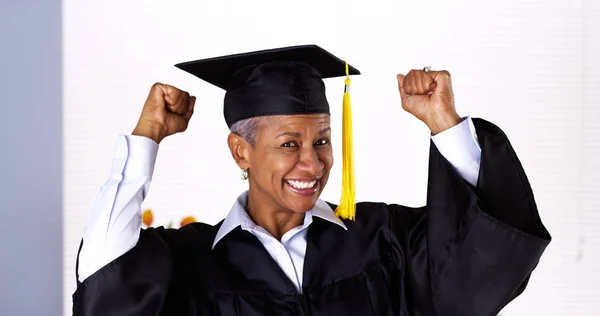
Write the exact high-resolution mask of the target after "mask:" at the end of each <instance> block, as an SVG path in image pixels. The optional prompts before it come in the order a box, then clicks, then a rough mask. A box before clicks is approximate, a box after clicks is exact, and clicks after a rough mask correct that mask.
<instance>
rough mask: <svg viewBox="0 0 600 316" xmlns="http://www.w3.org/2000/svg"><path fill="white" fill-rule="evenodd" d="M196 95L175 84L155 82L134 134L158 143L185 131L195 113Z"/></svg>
mask: <svg viewBox="0 0 600 316" xmlns="http://www.w3.org/2000/svg"><path fill="white" fill-rule="evenodd" d="M195 104H196V97H194V96H190V94H189V93H187V92H185V91H182V90H179V89H177V88H175V87H173V86H170V85H167V84H162V83H155V84H154V85H152V88H151V89H150V93H149V94H148V99H146V103H145V104H144V108H143V109H142V114H141V116H140V119H139V121H138V123H137V126H136V127H135V129H134V130H133V135H139V136H145V137H148V138H151V139H153V140H154V141H155V142H156V143H158V144H160V142H161V141H162V140H163V139H164V138H165V137H167V136H170V135H173V134H175V133H180V132H183V131H185V130H186V129H187V126H188V123H189V121H190V118H191V117H192V114H193V113H194V105H195Z"/></svg>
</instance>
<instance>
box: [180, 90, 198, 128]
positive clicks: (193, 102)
mask: <svg viewBox="0 0 600 316" xmlns="http://www.w3.org/2000/svg"><path fill="white" fill-rule="evenodd" d="M195 106H196V97H194V96H192V97H190V102H189V106H188V111H187V112H186V113H185V114H183V115H182V118H183V119H184V120H186V121H188V122H189V120H190V119H191V118H192V115H193V114H194V107H195Z"/></svg>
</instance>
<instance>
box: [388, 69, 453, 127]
mask: <svg viewBox="0 0 600 316" xmlns="http://www.w3.org/2000/svg"><path fill="white" fill-rule="evenodd" d="M397 78H398V89H399V90H400V97H401V99H402V108H403V109H404V110H405V111H407V112H409V113H411V114H412V115H414V116H415V117H416V118H418V119H419V120H421V121H422V122H423V123H425V124H426V125H427V126H428V127H429V130H431V132H432V133H433V134H438V133H441V132H443V131H445V130H446V129H449V128H451V127H453V126H454V125H456V124H458V123H460V121H461V118H460V116H459V115H458V113H456V108H455V107H454V93H453V92H452V82H451V80H450V79H451V78H450V73H448V72H447V71H427V72H425V71H423V70H411V71H410V72H409V73H408V74H407V75H406V76H404V75H402V74H399V75H398V76H397Z"/></svg>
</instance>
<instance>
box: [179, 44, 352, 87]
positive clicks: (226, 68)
mask: <svg viewBox="0 0 600 316" xmlns="http://www.w3.org/2000/svg"><path fill="white" fill-rule="evenodd" d="M273 61H291V62H305V63H307V64H309V65H311V66H312V67H313V68H315V69H316V70H317V71H318V72H319V73H320V74H321V77H322V78H323V79H326V78H333V77H340V76H345V75H346V62H345V61H343V60H341V59H340V58H338V57H336V56H334V55H333V54H331V53H329V52H328V51H326V50H324V49H323V48H321V47H319V46H317V45H300V46H290V47H283V48H275V49H268V50H261V51H254V52H248V53H241V54H234V55H227V56H220V57H213V58H207V59H200V60H195V61H189V62H184V63H179V64H176V65H175V67H177V68H179V69H181V70H184V71H186V72H188V73H190V74H192V75H194V76H196V77H198V78H200V79H202V80H204V81H206V82H209V83H210V84H213V85H215V86H217V87H220V88H222V89H227V86H228V84H229V82H230V80H231V78H232V76H233V74H234V73H236V72H237V71H238V70H240V69H242V68H245V67H248V66H252V65H259V64H263V63H268V62H273ZM348 73H349V74H350V75H360V71H358V69H356V68H354V67H352V66H350V65H348Z"/></svg>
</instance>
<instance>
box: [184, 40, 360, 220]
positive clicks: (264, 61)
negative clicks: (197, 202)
mask: <svg viewBox="0 0 600 316" xmlns="http://www.w3.org/2000/svg"><path fill="white" fill-rule="evenodd" d="M175 66H176V67H178V68H180V69H182V70H185V71H187V72H189V73H191V74H192V75H194V76H196V77H198V78H200V79H202V80H204V81H207V82H209V83H211V84H213V85H215V86H217V87H220V88H222V89H225V91H226V93H225V102H224V103H225V104H224V114H225V122H227V126H228V127H231V125H233V124H234V123H236V122H238V121H240V120H243V119H247V118H251V117H258V116H269V115H294V114H315V113H327V114H329V103H328V102H327V98H326V96H325V83H324V82H323V79H326V78H333V77H341V76H346V80H345V89H344V98H343V114H342V115H343V119H342V197H341V201H340V205H339V206H338V208H337V209H336V214H337V215H338V216H340V217H342V218H349V219H354V216H355V210H356V204H355V185H354V158H353V153H352V152H353V149H352V147H353V145H352V111H351V108H350V93H349V87H350V77H349V76H350V75H358V74H360V72H359V71H358V70H357V69H356V68H354V67H351V66H350V65H348V64H347V63H346V62H345V61H343V60H341V59H339V58H337V57H335V56H334V55H332V54H331V53H329V52H327V51H326V50H324V49H322V48H321V47H319V46H317V45H303V46H292V47H284V48H276V49H269V50H261V51H255V52H249V53H243V54H235V55H228V56H221V57H215V58H208V59H201V60H196V61H190V62H186V63H181V64H177V65H175Z"/></svg>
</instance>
